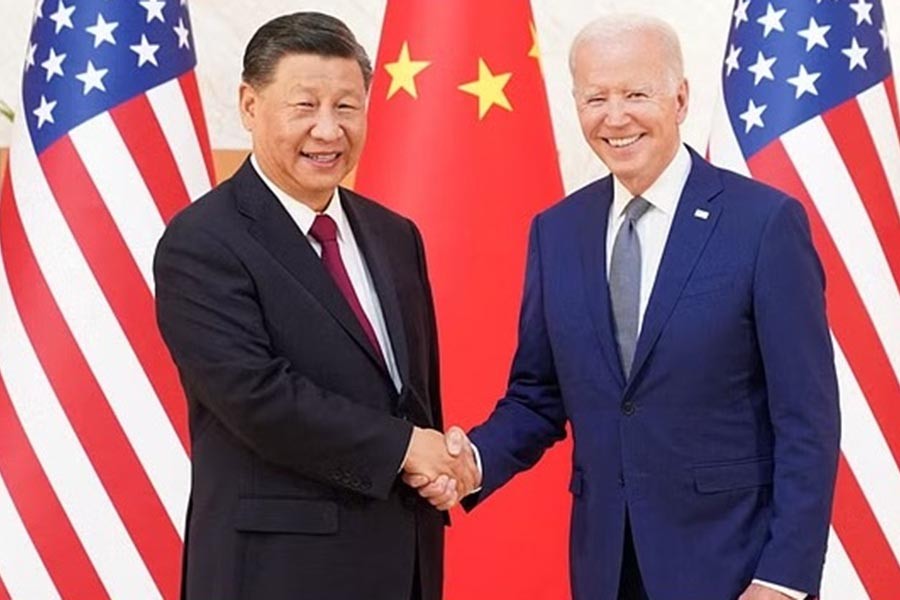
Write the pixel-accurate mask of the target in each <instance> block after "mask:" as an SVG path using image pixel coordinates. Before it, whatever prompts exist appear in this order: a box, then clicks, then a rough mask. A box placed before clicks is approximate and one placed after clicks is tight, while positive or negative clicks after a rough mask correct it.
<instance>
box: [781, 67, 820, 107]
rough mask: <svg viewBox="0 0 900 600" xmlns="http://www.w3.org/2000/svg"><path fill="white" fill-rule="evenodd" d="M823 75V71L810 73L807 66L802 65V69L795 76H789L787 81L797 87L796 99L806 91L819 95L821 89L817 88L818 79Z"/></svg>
mask: <svg viewBox="0 0 900 600" xmlns="http://www.w3.org/2000/svg"><path fill="white" fill-rule="evenodd" d="M821 76H822V74H821V73H809V72H808V71H807V70H806V67H804V66H803V65H800V70H799V71H797V74H796V75H795V76H794V77H788V78H787V82H788V83H789V84H791V85H792V86H794V87H795V88H797V90H796V93H795V94H794V99H795V100H796V99H797V98H799V97H800V96H802V95H803V94H806V93H810V94H812V95H813V96H818V95H819V90H817V89H816V80H817V79H818V78H819V77H821Z"/></svg>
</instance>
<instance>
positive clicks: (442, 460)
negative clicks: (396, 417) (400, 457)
mask: <svg viewBox="0 0 900 600" xmlns="http://www.w3.org/2000/svg"><path fill="white" fill-rule="evenodd" d="M403 481H404V482H405V483H406V484H407V485H408V486H410V487H412V488H414V489H416V490H418V492H419V495H420V496H422V497H423V498H425V499H426V500H428V502H430V503H431V504H432V506H434V507H435V508H437V509H438V510H450V509H451V508H453V507H454V506H456V504H457V503H459V501H460V500H461V499H463V498H464V497H465V496H467V495H469V494H470V493H471V492H472V491H473V490H476V489H478V488H479V487H480V486H481V471H480V470H479V468H478V465H477V464H476V462H475V451H474V449H473V447H472V444H471V443H470V442H469V438H468V437H466V434H465V432H463V430H462V429H460V428H459V427H451V428H450V429H448V430H447V433H446V434H443V433H441V432H440V431H437V430H435V429H421V428H419V427H416V428H414V429H413V434H412V439H411V440H410V443H409V452H408V453H407V456H406V462H405V463H403Z"/></svg>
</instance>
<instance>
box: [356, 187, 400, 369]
mask: <svg viewBox="0 0 900 600" xmlns="http://www.w3.org/2000/svg"><path fill="white" fill-rule="evenodd" d="M340 193H341V199H342V201H343V206H344V212H346V213H347V218H348V219H349V221H350V226H351V227H352V228H353V235H354V236H355V237H356V242H357V244H359V250H360V252H362V255H363V258H364V259H365V262H366V266H367V267H368V269H369V274H370V275H371V276H372V283H373V284H374V285H375V293H376V294H377V295H378V301H379V303H380V304H381V312H382V314H383V315H384V320H385V324H386V325H387V329H388V337H389V338H390V343H391V348H392V349H393V351H394V359H395V360H396V361H397V370H398V371H399V372H400V380H401V381H403V382H407V381H409V349H408V347H407V344H406V329H405V328H404V325H403V314H402V312H401V309H400V301H399V300H398V296H397V287H396V285H395V282H396V281H397V279H396V274H395V273H394V272H393V270H392V268H391V263H390V261H389V260H388V252H387V248H385V246H384V244H385V242H386V241H387V239H388V236H387V235H379V232H378V231H377V230H376V225H375V223H376V222H377V220H376V219H374V218H366V217H365V214H364V212H365V205H363V204H361V203H359V202H358V201H357V199H356V196H355V194H353V193H352V192H349V191H347V190H344V189H341V190H340Z"/></svg>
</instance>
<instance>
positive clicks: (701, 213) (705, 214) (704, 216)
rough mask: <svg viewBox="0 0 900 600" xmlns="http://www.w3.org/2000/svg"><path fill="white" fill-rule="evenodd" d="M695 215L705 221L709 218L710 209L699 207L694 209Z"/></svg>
mask: <svg viewBox="0 0 900 600" xmlns="http://www.w3.org/2000/svg"><path fill="white" fill-rule="evenodd" d="M694 216H695V217H697V218H698V219H702V220H704V221H705V220H707V219H708V218H709V211H708V210H703V209H702V208H698V209H697V210H695V211H694Z"/></svg>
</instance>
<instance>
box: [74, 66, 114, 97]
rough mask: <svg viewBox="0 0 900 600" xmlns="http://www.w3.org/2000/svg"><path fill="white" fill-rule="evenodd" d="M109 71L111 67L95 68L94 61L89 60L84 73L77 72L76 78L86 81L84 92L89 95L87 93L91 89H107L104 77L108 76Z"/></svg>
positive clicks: (103, 90) (102, 90)
mask: <svg viewBox="0 0 900 600" xmlns="http://www.w3.org/2000/svg"><path fill="white" fill-rule="evenodd" d="M107 73H109V69H95V68H94V63H93V62H91V61H88V63H87V68H86V69H85V70H84V73H79V74H77V75H76V76H75V79H77V80H78V81H80V82H82V83H84V90H83V94H84V95H85V96H87V93H88V92H90V91H91V90H100V91H101V92H105V91H106V86H105V85H103V78H104V77H106V74H107Z"/></svg>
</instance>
